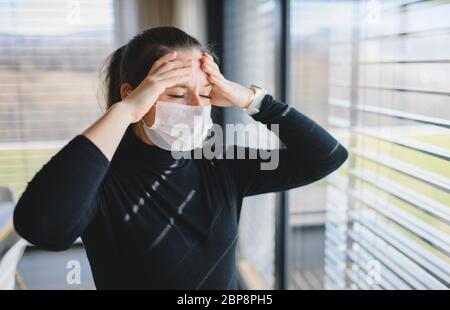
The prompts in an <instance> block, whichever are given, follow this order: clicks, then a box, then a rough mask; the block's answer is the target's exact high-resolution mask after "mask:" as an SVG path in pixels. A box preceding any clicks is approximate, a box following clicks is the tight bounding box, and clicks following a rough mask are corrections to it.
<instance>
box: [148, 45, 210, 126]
mask: <svg viewBox="0 0 450 310" xmlns="http://www.w3.org/2000/svg"><path fill="white" fill-rule="evenodd" d="M201 57H202V52H201V51H200V50H198V49H192V50H177V57H176V60H182V61H188V60H189V59H192V60H193V63H192V67H193V70H192V78H191V79H190V80H189V82H188V83H186V84H179V85H175V86H173V87H171V88H167V89H166V91H165V92H164V93H162V94H161V95H160V96H159V98H158V100H160V101H169V102H174V103H180V104H186V105H210V100H209V95H210V92H211V88H212V86H211V84H210V83H209V81H208V79H207V75H206V73H205V72H204V71H203V70H202V69H201V67H200V65H201V63H200V58H201ZM162 104H164V103H162ZM155 112H156V107H155V105H154V106H153V107H152V108H151V109H150V111H149V112H148V113H147V114H145V115H144V117H143V119H144V122H145V123H146V124H147V125H148V126H152V125H153V123H154V121H155Z"/></svg>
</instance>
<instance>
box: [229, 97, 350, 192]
mask: <svg viewBox="0 0 450 310" xmlns="http://www.w3.org/2000/svg"><path fill="white" fill-rule="evenodd" d="M252 117H253V119H255V120H256V121H259V122H261V123H263V124H265V125H266V126H267V127H268V128H269V129H271V128H272V125H274V124H277V125H278V133H277V135H278V137H279V138H280V140H281V142H282V143H283V144H284V147H283V148H280V149H278V150H277V153H275V152H274V151H271V152H270V153H271V156H270V157H269V158H267V153H266V155H265V156H259V155H258V156H256V158H255V159H252V157H250V154H252V153H253V154H255V152H259V151H261V150H260V149H251V148H248V147H239V146H233V147H232V148H231V149H230V148H228V149H227V150H226V153H227V154H226V156H227V158H230V157H232V158H233V159H231V160H226V161H225V162H226V165H227V166H228V170H229V171H230V173H231V177H232V178H233V181H234V182H235V183H236V185H237V187H238V189H237V190H238V191H239V192H240V193H241V194H242V196H243V197H245V196H251V195H256V194H262V193H268V192H278V191H284V190H289V189H292V188H295V187H299V186H302V185H306V184H309V183H313V182H315V181H317V180H319V179H321V178H323V177H325V176H327V175H328V174H330V173H331V172H333V171H334V170H336V169H337V168H339V166H341V165H342V164H343V163H344V162H345V160H346V159H347V157H348V152H347V150H346V149H345V148H344V147H343V146H342V145H341V144H340V143H339V141H337V140H336V139H335V138H334V137H333V136H332V135H331V134H330V133H328V132H327V131H326V130H325V129H324V128H322V127H321V126H320V125H319V124H317V123H316V122H314V121H313V120H312V119H310V118H308V117H307V116H306V115H304V114H302V113H301V112H299V111H298V110H296V109H295V108H294V107H292V106H291V105H288V104H286V103H283V102H280V101H278V100H276V99H274V98H273V97H272V96H271V95H269V94H268V95H265V96H264V98H263V100H262V102H261V106H260V109H259V112H258V113H256V114H253V115H252ZM230 150H232V151H233V153H234V154H232V155H234V156H230V155H229V152H230ZM239 153H241V154H245V157H244V159H239V157H238V156H237V154H239ZM257 154H260V153H257ZM254 157H255V156H254ZM254 157H253V158H254ZM241 158H242V156H241Z"/></svg>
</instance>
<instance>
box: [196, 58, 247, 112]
mask: <svg viewBox="0 0 450 310" xmlns="http://www.w3.org/2000/svg"><path fill="white" fill-rule="evenodd" d="M200 62H201V68H202V70H203V71H204V72H205V73H206V74H207V75H208V81H209V82H210V83H211V84H212V90H211V93H210V96H211V104H213V105H217V106H235V107H239V108H246V107H247V106H248V104H249V103H250V99H251V97H252V96H253V90H252V89H251V88H248V87H245V86H242V85H240V84H238V83H234V82H231V81H228V80H227V79H226V78H225V77H224V76H223V75H222V73H220V69H219V66H218V65H217V64H216V63H215V62H214V59H213V58H212V56H211V55H209V54H208V53H207V52H204V53H203V55H202V58H201V59H200Z"/></svg>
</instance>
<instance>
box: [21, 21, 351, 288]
mask: <svg viewBox="0 0 450 310" xmlns="http://www.w3.org/2000/svg"><path fill="white" fill-rule="evenodd" d="M170 51H174V52H170ZM107 84H108V105H107V106H108V109H107V111H106V113H105V114H104V115H103V116H102V117H101V118H100V119H99V120H97V121H96V122H95V123H94V124H93V125H92V126H90V127H89V128H88V129H87V130H86V131H84V132H83V133H82V134H80V135H78V136H76V137H74V138H73V139H72V140H71V141H70V142H69V143H68V144H67V145H66V146H64V147H63V148H62V149H61V150H60V151H59V152H58V153H57V154H56V155H55V156H53V157H52V158H51V160H50V161H49V162H48V163H47V164H45V165H44V166H43V167H42V169H41V170H40V171H39V172H38V173H37V174H36V175H35V176H34V178H33V179H32V181H31V182H30V183H29V184H28V187H27V188H26V190H25V192H24V193H23V195H22V197H21V198H20V200H19V202H18V204H17V207H16V209H15V213H14V223H15V227H16V229H17V231H18V232H19V234H20V235H21V236H23V237H24V238H25V239H27V240H28V241H29V242H31V243H33V244H35V245H37V246H39V247H42V248H44V249H47V250H54V251H59V250H64V249H67V248H68V247H70V246H71V244H72V243H73V242H74V241H75V240H76V239H77V238H78V237H79V236H81V238H82V240H83V243H84V245H85V247H86V251H87V255H88V258H89V261H90V264H91V269H92V272H93V276H94V280H95V284H96V287H97V288H99V289H115V288H138V289H162V288H169V289H236V288H237V287H238V285H237V279H236V264H235V248H236V241H237V231H238V230H237V228H238V220H239V214H240V210H241V203H242V199H243V198H244V197H246V196H250V195H256V194H262V193H267V192H274V191H284V190H288V189H292V188H295V187H298V186H301V185H305V184H309V183H312V182H314V181H317V180H319V179H321V178H323V177H325V176H326V175H328V174H329V173H331V172H332V171H334V170H335V169H337V168H338V167H339V166H340V165H341V164H342V163H343V162H344V161H345V160H346V158H347V156H348V155H347V151H346V149H345V148H344V147H343V146H342V145H340V144H339V142H338V141H336V140H335V139H334V138H333V137H332V136H331V135H330V134H329V133H327V132H326V131H325V130H324V129H323V128H322V127H320V126H319V125H318V124H316V123H315V122H314V121H312V120H311V119H309V118H308V117H306V116H305V115H303V114H302V113H300V112H299V111H297V110H295V109H294V108H291V106H288V105H287V104H285V103H283V102H280V101H277V100H276V99H274V98H273V97H272V96H271V95H269V94H265V93H264V92H262V91H261V90H260V89H256V88H254V87H253V88H249V87H245V86H242V85H239V84H237V83H234V82H231V81H228V80H226V79H225V78H224V77H223V75H222V74H221V73H220V71H219V68H218V66H217V64H216V63H215V61H214V59H213V57H211V56H210V55H209V53H208V52H206V50H205V49H204V48H203V47H202V46H201V44H200V43H199V42H198V41H197V40H196V39H195V38H193V37H191V36H189V35H188V34H186V33H184V32H183V31H181V30H179V29H177V28H173V27H158V28H152V29H148V30H146V31H144V32H143V33H141V34H139V35H137V36H136V37H134V38H133V39H132V40H131V41H130V42H129V43H128V44H126V45H125V46H123V47H121V48H119V49H118V50H116V51H115V52H114V53H113V55H112V56H111V58H110V63H109V67H108V71H107ZM211 105H230V106H234V107H239V108H243V109H246V110H247V111H248V112H249V113H250V114H252V117H253V118H254V119H255V120H257V121H259V122H262V123H264V124H266V125H267V126H268V127H269V126H270V125H272V124H279V137H280V139H281V141H282V142H283V143H284V144H285V148H283V149H281V150H280V152H279V163H278V166H277V167H276V168H275V169H273V170H270V169H261V164H262V163H263V160H262V159H259V158H256V159H248V158H247V159H232V158H231V159H230V158H224V159H220V158H213V159H205V158H200V159H195V158H194V159H190V158H185V157H183V158H175V156H173V155H174V154H173V152H172V151H174V150H175V151H180V150H181V151H190V150H192V149H194V148H197V149H198V148H199V147H200V146H201V144H200V145H199V144H198V143H190V142H192V140H189V139H187V140H186V139H184V140H183V139H182V140H183V141H184V142H183V141H182V142H183V143H181V144H180V145H179V146H178V147H175V142H176V141H175V140H176V136H174V134H173V132H172V131H171V130H173V129H174V128H175V127H176V125H177V124H176V120H185V123H184V125H186V126H187V127H188V129H189V130H188V131H189V132H190V133H192V134H193V135H194V136H195V137H200V138H201V139H203V138H205V130H202V129H200V130H199V129H198V128H197V127H198V126H197V125H195V124H194V125H192V124H193V123H194V122H192V121H193V118H194V117H196V118H197V119H200V122H199V123H200V124H201V125H202V126H204V127H206V128H210V125H211V120H210V113H209V111H210V108H211ZM172 116H173V117H174V118H175V121H174V120H173V119H171V118H172ZM232 149H233V151H237V147H233V148H232ZM244 150H245V151H249V149H245V148H244ZM227 151H228V149H227Z"/></svg>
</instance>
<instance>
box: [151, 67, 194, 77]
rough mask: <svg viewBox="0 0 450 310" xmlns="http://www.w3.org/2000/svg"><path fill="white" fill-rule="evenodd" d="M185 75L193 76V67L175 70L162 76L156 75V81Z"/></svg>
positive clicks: (161, 74)
mask: <svg viewBox="0 0 450 310" xmlns="http://www.w3.org/2000/svg"><path fill="white" fill-rule="evenodd" d="M185 74H192V67H191V66H189V67H181V68H175V69H172V70H169V71H166V72H163V73H160V74H157V75H155V79H157V80H164V79H168V78H170V77H173V76H177V75H185Z"/></svg>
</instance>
